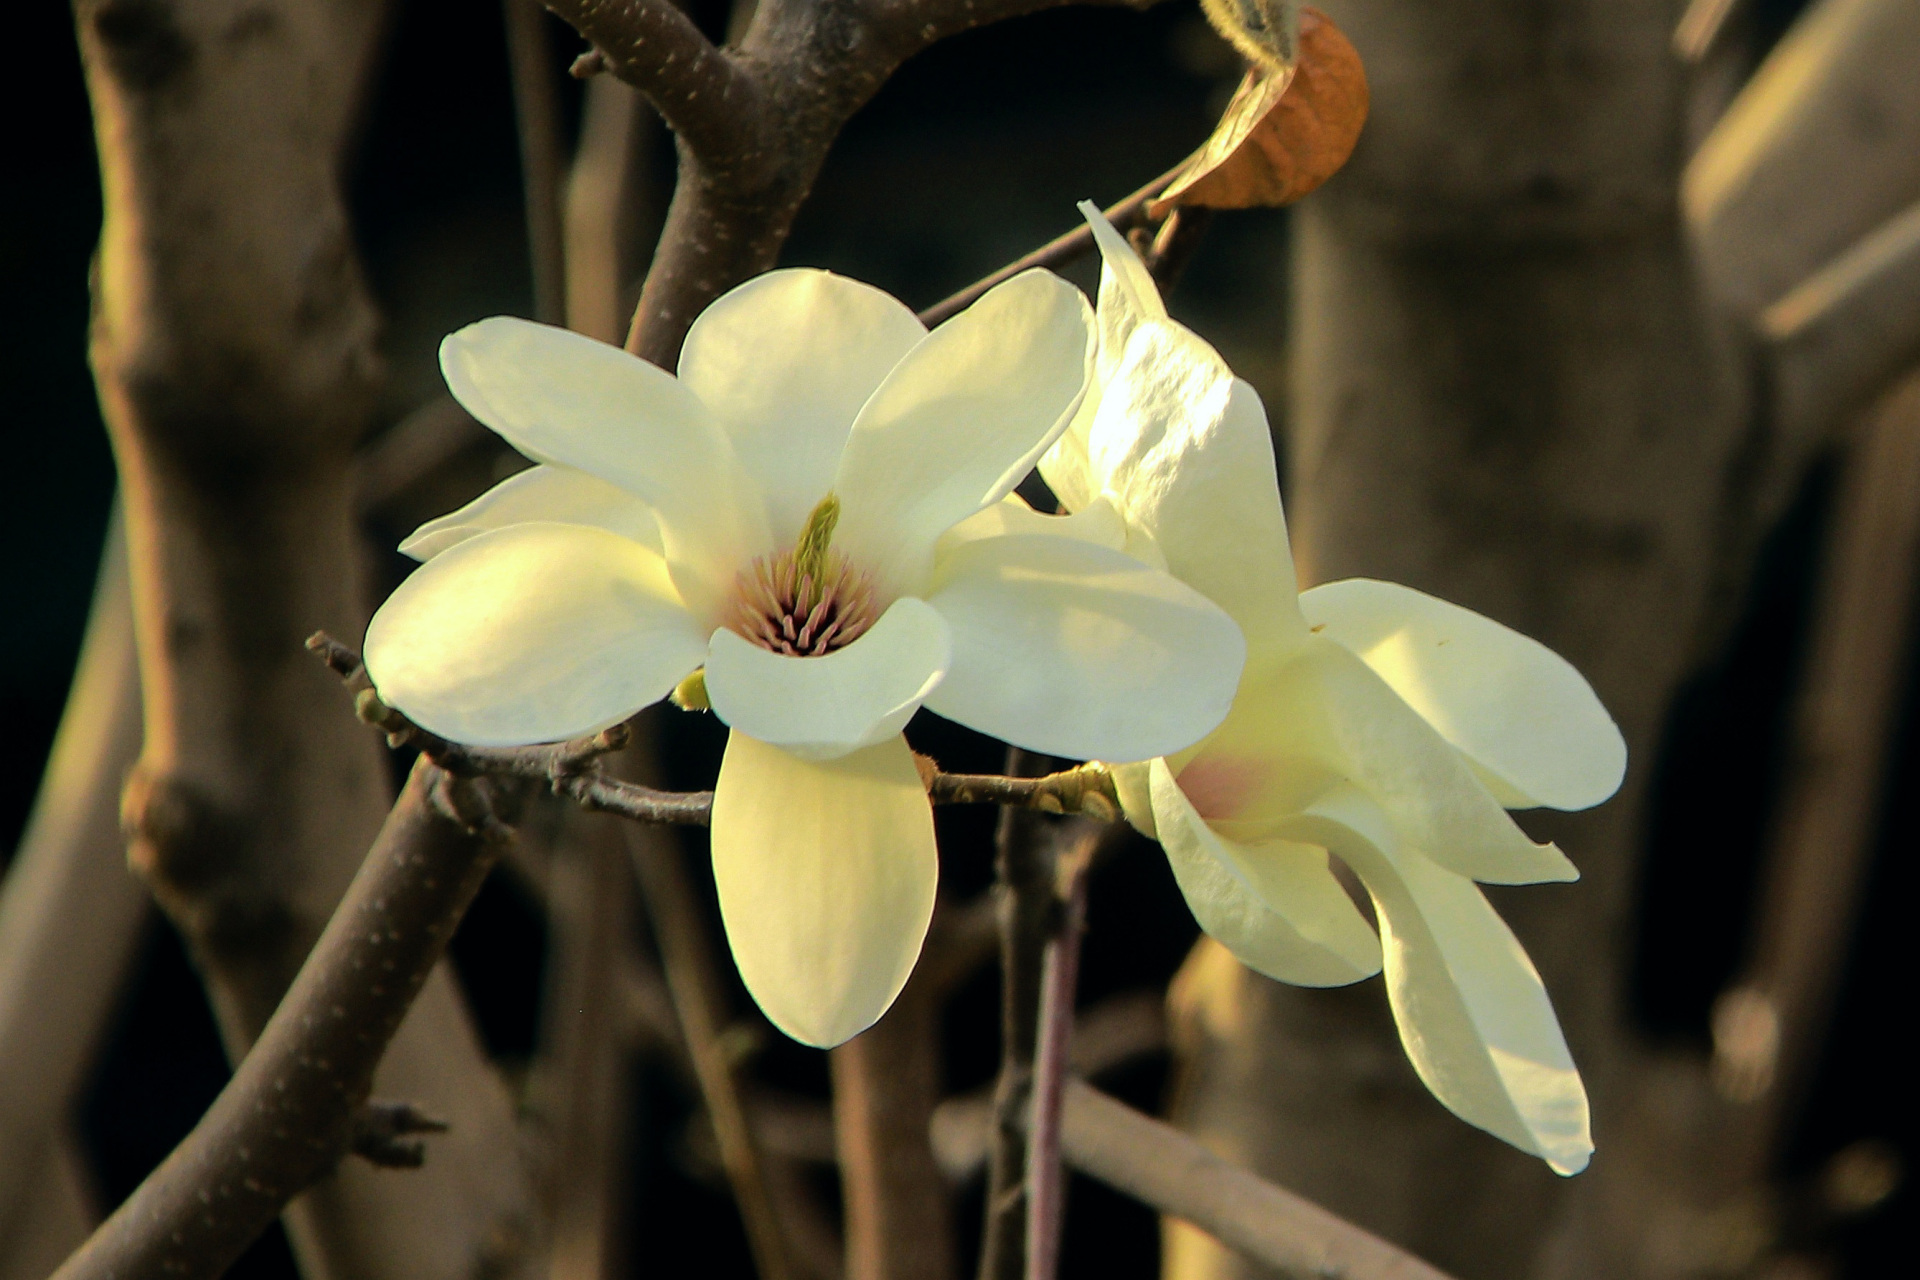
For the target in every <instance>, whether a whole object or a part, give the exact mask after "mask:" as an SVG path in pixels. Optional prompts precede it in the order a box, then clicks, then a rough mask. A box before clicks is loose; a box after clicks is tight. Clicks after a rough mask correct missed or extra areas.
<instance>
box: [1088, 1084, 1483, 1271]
mask: <svg viewBox="0 0 1920 1280" xmlns="http://www.w3.org/2000/svg"><path fill="white" fill-rule="evenodd" d="M1061 1146H1062V1149H1063V1151H1064V1154H1065V1156H1066V1160H1067V1163H1068V1164H1070V1165H1072V1166H1073V1167H1074V1168H1076V1169H1078V1170H1080V1172H1082V1173H1085V1174H1088V1175H1089V1176H1091V1177H1095V1178H1098V1179H1099V1180H1100V1181H1102V1182H1104V1183H1106V1184H1107V1185H1108V1186H1110V1187H1114V1188H1116V1189H1118V1190H1120V1191H1124V1192H1126V1193H1127V1194H1128V1195H1130V1196H1133V1197H1134V1198H1136V1199H1138V1200H1142V1201H1144V1202H1146V1203H1147V1204H1149V1205H1152V1206H1153V1207H1154V1208H1155V1209H1158V1210H1159V1211H1160V1212H1162V1213H1165V1214H1169V1215H1171V1216H1173V1217H1176V1218H1181V1219H1184V1220H1185V1221H1187V1222H1191V1223H1192V1224H1193V1225H1194V1226H1196V1227H1199V1228H1200V1229H1201V1230H1202V1231H1205V1232H1207V1233H1208V1234H1210V1235H1212V1236H1214V1237H1216V1238H1218V1239H1219V1240H1220V1241H1221V1242H1222V1243H1224V1244H1227V1245H1230V1246H1231V1247H1233V1248H1235V1249H1238V1250H1240V1252H1242V1253H1244V1254H1246V1255H1247V1256H1248V1257H1250V1258H1253V1259H1254V1260H1256V1261H1258V1262H1263V1263H1265V1264H1266V1265H1268V1266H1270V1267H1275V1268H1278V1269H1279V1270H1280V1271H1281V1272H1282V1273H1283V1274H1285V1275H1287V1276H1291V1277H1296V1278H1297V1280H1321V1278H1322V1277H1325V1276H1343V1277H1345V1278H1346V1280H1449V1278H1448V1276H1447V1275H1446V1273H1445V1272H1443V1271H1440V1270H1438V1269H1437V1268H1435V1267H1432V1266H1429V1265H1428V1264H1427V1263H1425V1262H1422V1261H1421V1260H1420V1259H1419V1258H1416V1257H1414V1256H1413V1255H1412V1254H1410V1253H1407V1252H1405V1251H1404V1250H1402V1249H1399V1248H1396V1247H1395V1246H1393V1245H1391V1244H1388V1243H1387V1242H1386V1241H1385V1240H1382V1239H1380V1238H1379V1237H1378V1236H1375V1235H1373V1234H1371V1233H1369V1232H1367V1231H1363V1230H1361V1229H1360V1228H1359V1227H1356V1226H1354V1225H1353V1224H1352V1223H1350V1222H1348V1221H1346V1220H1345V1219H1343V1218H1338V1217H1335V1216H1334V1215H1333V1214H1331V1213H1328V1212H1327V1211H1326V1210H1325V1209H1322V1208H1321V1207H1320V1206H1319V1205H1316V1204H1314V1203H1313V1202H1312V1201H1310V1200H1305V1199H1302V1198H1301V1197H1300V1196H1297V1195H1295V1194H1294V1193H1293V1192H1291V1191H1288V1190H1285V1189H1284V1188H1281V1187H1277V1186H1275V1185H1273V1184H1272V1183H1271V1182H1268V1181H1266V1180H1265V1179H1263V1178H1259V1177H1256V1176H1255V1175H1253V1174H1251V1173H1248V1172H1247V1171H1246V1170H1244V1169H1241V1168H1238V1167H1237V1166H1235V1165H1232V1164H1229V1163H1228V1162H1227V1161H1225V1160H1222V1159H1221V1158H1220V1157H1219V1156H1217V1155H1215V1154H1213V1152H1211V1151H1209V1150H1207V1149H1206V1148H1205V1147H1203V1146H1201V1145H1200V1144H1199V1143H1198V1142H1196V1141H1195V1140H1194V1139H1192V1138H1190V1137H1188V1136H1187V1135H1186V1134H1184V1133H1182V1132H1180V1131H1179V1130H1178V1129H1176V1128H1174V1127H1173V1126H1172V1125H1170V1124H1167V1123H1165V1122H1164V1121H1160V1120H1155V1119H1154V1118H1153V1117H1151V1116H1147V1115H1142V1114H1141V1113H1140V1112H1138V1111H1135V1110H1134V1109H1133V1108H1132V1107H1129V1106H1127V1105H1126V1104H1125V1103H1123V1102H1118V1101H1116V1100H1115V1099H1113V1098H1110V1097H1108V1096H1107V1095H1106V1094H1104V1093H1102V1092H1100V1091H1099V1090H1098V1089H1095V1088H1094V1087H1093V1086H1092V1085H1089V1084H1084V1083H1082V1082H1081V1081H1078V1080H1075V1081H1072V1082H1071V1083H1069V1084H1068V1085H1067V1088H1066V1107H1065V1124H1064V1125H1063V1126H1062V1132H1061Z"/></svg>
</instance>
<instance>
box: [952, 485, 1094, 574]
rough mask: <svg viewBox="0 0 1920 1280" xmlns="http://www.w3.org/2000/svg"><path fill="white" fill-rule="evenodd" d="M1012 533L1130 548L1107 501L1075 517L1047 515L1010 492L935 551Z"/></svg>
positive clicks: (959, 526) (961, 526)
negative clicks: (1034, 534) (1035, 534)
mask: <svg viewBox="0 0 1920 1280" xmlns="http://www.w3.org/2000/svg"><path fill="white" fill-rule="evenodd" d="M1010 533H1022V534H1024V533H1039V534H1045V535H1047V536H1048V537H1054V538H1078V539H1079V540H1080V541H1082V542H1091V543H1093V544H1095V545H1096V546H1102V547H1108V548H1111V549H1112V550H1114V551H1125V550H1126V549H1127V527H1126V525H1125V523H1123V522H1122V521H1121V519H1120V513H1119V512H1118V511H1116V510H1114V506H1113V503H1111V502H1109V501H1107V499H1106V498H1104V497H1101V498H1095V499H1094V500H1093V502H1092V503H1091V504H1089V505H1088V506H1087V507H1085V508H1083V509H1082V510H1079V511H1076V512H1074V513H1073V514H1072V515H1064V516H1050V515H1043V514H1042V513H1040V512H1038V511H1035V510H1034V509H1033V508H1032V507H1030V506H1028V505H1027V502H1026V499H1024V498H1022V497H1021V496H1020V495H1019V494H1017V493H1010V494H1008V495H1007V496H1006V497H1004V498H1002V499H1000V501H998V502H996V503H994V504H993V505H992V506H990V507H988V508H987V509H986V510H984V511H982V512H980V513H979V514H978V515H974V516H969V517H968V518H967V519H965V520H962V521H961V522H960V523H959V524H957V525H955V526H953V528H951V529H949V530H947V531H946V533H944V534H942V535H941V538H940V542H939V544H938V546H937V547H936V548H935V550H934V555H935V557H936V558H938V557H939V556H941V555H943V554H944V553H946V552H947V551H950V550H952V549H953V548H954V547H957V546H959V545H960V544H961V543H963V542H977V541H979V540H980V539H981V538H999V537H1004V536H1005V535H1007V534H1010Z"/></svg>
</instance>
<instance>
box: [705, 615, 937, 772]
mask: <svg viewBox="0 0 1920 1280" xmlns="http://www.w3.org/2000/svg"><path fill="white" fill-rule="evenodd" d="M952 657H953V648H952V643H951V640H950V639H949V637H948V632H947V624H946V621H945V620H944V619H943V618H942V617H941V616H940V614H939V613H938V612H936V611H935V610H933V609H932V608H930V607H928V605H927V604H926V603H925V602H924V601H921V600H916V599H914V598H912V597H911V596H909V597H907V598H905V599H902V600H896V601H894V602H893V604H892V606H891V607H889V608H888V609H887V611H886V612H885V613H883V614H881V615H880V620H879V621H878V622H876V623H874V624H873V627H872V629H871V630H869V631H868V632H867V633H866V634H865V635H863V636H861V637H860V638H859V639H857V640H855V641H854V642H853V643H852V644H850V645H848V646H847V647H846V648H844V649H837V650H835V651H834V652H832V653H829V654H827V655H825V656H824V657H818V658H794V657H788V656H787V655H785V654H779V653H774V652H773V651H772V650H770V649H763V648H761V647H760V646H759V645H756V644H754V643H752V642H751V641H748V640H745V639H742V638H741V637H740V636H738V635H736V634H735V633H734V632H732V631H725V630H722V631H716V632H714V633H713V638H712V643H711V647H710V649H709V652H708V655H707V697H708V698H709V699H711V700H712V702H713V711H714V714H715V715H717V716H719V717H720V718H721V719H722V720H724V721H726V722H727V724H728V725H730V726H732V727H733V728H735V729H737V730H740V731H741V732H743V733H748V734H751V735H752V736H753V737H755V738H758V739H759V740H760V741H762V742H768V743H772V744H773V745H775V746H778V747H783V748H785V749H786V750H787V751H789V752H791V753H793V754H794V755H798V756H804V757H806V758H808V759H812V760H827V759H831V758H833V757H834V756H839V755H844V754H846V753H847V752H849V751H858V750H859V749H861V748H862V747H870V746H872V745H873V744H874V743H876V742H880V741H882V740H884V739H887V738H891V737H894V736H896V735H897V734H898V733H899V732H900V730H901V729H902V728H904V727H905V726H906V723H907V721H908V720H909V719H911V718H912V717H913V713H914V712H915V711H917V710H919V708H920V704H921V703H922V702H923V701H925V699H926V697H927V695H928V693H930V692H931V691H932V690H933V689H934V688H935V687H936V686H938V685H939V683H940V681H941V678H942V677H943V676H945V675H946V674H947V668H948V665H949V663H950V662H951V661H952Z"/></svg>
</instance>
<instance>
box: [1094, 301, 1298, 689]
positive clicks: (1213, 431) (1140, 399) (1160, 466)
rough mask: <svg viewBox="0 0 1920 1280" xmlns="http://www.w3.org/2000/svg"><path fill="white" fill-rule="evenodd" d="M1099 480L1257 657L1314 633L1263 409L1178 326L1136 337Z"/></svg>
mask: <svg viewBox="0 0 1920 1280" xmlns="http://www.w3.org/2000/svg"><path fill="white" fill-rule="evenodd" d="M1088 443H1089V449H1090V450H1091V458H1092V465H1093V469H1094V473H1095V474H1096V475H1097V476H1100V477H1102V478H1103V485H1104V490H1105V492H1106V493H1108V494H1109V495H1110V496H1111V497H1112V499H1113V501H1114V502H1115V504H1116V505H1117V506H1118V507H1119V509H1120V513H1121V515H1122V516H1123V517H1124V518H1125V519H1126V522H1127V524H1128V525H1129V526H1137V527H1139V528H1142V529H1144V530H1146V532H1148V533H1149V534H1151V535H1152V537H1153V539H1154V540H1155V542H1156V543H1157V544H1158V546H1159V550H1160V552H1161V554H1162V555H1164V556H1165V557H1166V564H1167V571H1168V572H1169V573H1171V574H1173V575H1174V576H1175V577H1176V578H1179V579H1180V580H1181V581H1182V582H1184V583H1186V584H1187V585H1189V586H1191V587H1193V588H1194V589H1195V590H1197V591H1199V592H1200V593H1201V594H1202V595H1204V596H1206V597H1207V598H1208V599H1209V600H1212V601H1213V602H1214V603H1215V604H1217V605H1219V606H1220V607H1221V608H1222V609H1225V610H1226V611H1227V612H1228V613H1229V614H1230V615H1232V617H1233V619H1234V621H1236V622H1238V623H1239V624H1240V626H1241V628H1242V629H1243V630H1244V631H1245V632H1246V635H1247V646H1248V648H1249V650H1250V651H1251V652H1253V653H1254V654H1255V655H1262V654H1265V655H1271V656H1274V657H1280V656H1284V655H1285V654H1287V653H1290V652H1292V651H1293V650H1294V649H1296V648H1298V646H1299V645H1300V643H1301V642H1302V641H1303V640H1304V639H1305V637H1306V634H1307V628H1306V623H1305V622H1304V621H1303V620H1302V619H1301V616H1300V609H1299V605H1298V603H1297V600H1296V593H1297V588H1296V585H1295V577H1294V568H1293V553H1292V550H1291V549H1290V547H1289V546H1288V543H1287V526H1286V518H1285V516H1284V515H1283V513H1282V511H1281V507H1280V486H1279V482H1278V479H1277V478H1276V475H1275V471H1274V461H1273V440H1272V437H1271V435H1270V434H1269V433H1268V428H1267V415H1266V410H1265V409H1263V408H1262V407H1261V404H1260V397H1259V395H1258V394H1256V393H1255V391H1254V390H1253V388H1252V387H1251V386H1249V385H1247V383H1245V382H1243V381H1241V380H1240V379H1238V378H1236V377H1234V376H1233V374H1232V372H1231V371H1230V370H1229V369H1228V368H1227V366H1226V364H1225V363H1224V362H1223V361H1222V360H1221V359H1220V357H1219V355H1218V354H1216V353H1215V352H1214V350H1213V348H1212V347H1209V346H1208V345H1207V344H1206V343H1204V342H1202V341H1201V340H1200V339H1199V338H1197V337H1195V336H1194V335H1193V334H1192V333H1189V332H1188V331H1187V330H1185V329H1183V328H1181V327H1180V326H1178V325H1174V324H1161V323H1147V324H1142V325H1140V326H1138V327H1137V328H1135V329H1134V331H1133V336H1132V338H1131V339H1130V340H1129V342H1128V344H1127V350H1126V353H1125V356H1124V357H1123V359H1122V360H1121V361H1120V363H1119V366H1118V367H1117V368H1116V369H1115V371H1114V374H1113V377H1112V379H1111V380H1110V381H1109V382H1108V383H1107V384H1106V386H1105V387H1104V389H1103V391H1102V394H1101V399H1100V410H1099V413H1098V415H1097V416H1096V417H1095V419H1094V423H1093V430H1092V434H1091V436H1090V437H1089V442H1088Z"/></svg>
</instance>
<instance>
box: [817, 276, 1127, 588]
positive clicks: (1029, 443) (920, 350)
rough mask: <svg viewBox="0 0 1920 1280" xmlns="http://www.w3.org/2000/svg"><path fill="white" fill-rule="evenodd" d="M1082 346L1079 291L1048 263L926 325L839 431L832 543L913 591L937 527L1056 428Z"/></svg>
mask: <svg viewBox="0 0 1920 1280" xmlns="http://www.w3.org/2000/svg"><path fill="white" fill-rule="evenodd" d="M1093 353H1094V341H1093V326H1092V316H1091V314H1090V313H1089V310H1088V307H1087V300H1086V299H1085V298H1083V297H1081V296H1080V291H1079V290H1078V289H1075V288H1074V287H1073V286H1072V285H1070V284H1068V283H1067V282H1066V281H1064V280H1062V279H1060V278H1059V277H1058V276H1055V275H1053V274H1051V273H1050V272H1046V271H1037V270H1036V271H1028V272H1025V273H1024V274H1022V275H1018V276H1015V277H1014V278H1013V279H1011V280H1009V281H1007V282H1006V283H1005V284H1003V285H1000V286H998V287H997V288H995V289H994V290H993V291H992V292H990V293H988V294H987V295H986V296H985V297H983V298H981V299H980V301H978V302H976V303H974V304H973V305H972V306H971V307H968V308H967V309H966V310H965V311H963V312H961V313H960V314H959V315H957V316H955V317H954V318H953V319H951V320H949V321H947V323H945V324H943V325H941V326H940V327H939V328H938V329H935V330H934V331H933V332H932V333H931V334H928V335H927V338H926V340H925V341H924V342H922V343H921V344H920V345H919V346H917V347H915V348H914V349H913V350H912V351H911V352H909V353H908V354H907V356H906V358H905V359H903V360H902V361H901V362H900V363H899V365H897V366H896V367H895V368H894V370H893V372H892V373H890V374H889V375H888V376H887V380H886V381H885V382H884V383H882V384H881V385H880V389H879V390H878V391H875V392H874V393H873V398H872V399H870V400H868V401H867V403H866V407H865V408H863V409H861V411H860V417H859V419H858V421H856V422H855V423H854V425H853V432H852V434H851V435H850V436H849V437H848V438H847V448H846V452H845V453H844V454H843V455H842V457H841V459H840V469H839V472H838V474H837V475H836V476H835V478H834V482H833V491H834V493H836V494H837V495H838V496H839V498H840V502H841V507H842V511H841V517H840V525H839V528H838V530H837V531H836V533H835V535H834V538H835V545H837V546H840V547H842V548H843V549H844V550H845V551H846V553H847V555H848V556H849V557H850V558H852V559H853V560H855V561H856V562H858V563H860V564H863V565H871V566H873V567H874V568H875V569H876V571H877V572H878V574H879V577H880V581H881V583H882V584H883V585H884V586H885V587H886V588H887V589H888V590H889V591H890V592H891V593H893V594H898V595H910V594H918V593H919V588H920V586H921V584H922V583H923V582H924V581H925V578H926V574H927V571H928V568H929V566H930V564H931V561H932V556H933V547H934V543H935V542H937V541H938V540H939V538H940V535H941V534H943V533H945V532H946V531H947V530H948V529H950V528H952V527H953V526H954V525H956V524H958V523H960V521H962V520H965V519H966V518H967V517H968V516H971V515H973V514H974V513H975V512H977V511H980V510H983V509H984V508H986V507H989V506H991V505H992V504H994V503H996V502H998V501H1000V499H1001V498H1003V497H1005V496H1006V495H1007V494H1008V493H1009V492H1011V491H1012V489H1013V486H1014V485H1016V484H1018V483H1019V482H1020V480H1021V478H1022V477H1023V476H1025V475H1026V474H1027V472H1029V471H1031V470H1032V469H1033V464H1034V461H1035V460H1036V459H1037V458H1038V457H1039V456H1040V454H1041V453H1042V452H1043V451H1044V450H1045V449H1046V447H1047V446H1048V445H1049V444H1051V443H1053V440H1054V438H1055V437H1056V436H1058V435H1059V434H1060V432H1061V431H1062V430H1063V429H1064V428H1065V427H1066V424H1067V420H1068V419H1069V418H1070V417H1071V416H1072V414H1073V411H1074V410H1075V409H1076V408H1077V407H1078V406H1079V404H1080V400H1081V397H1082V395H1083V394H1084V393H1085V391H1086V385H1087V380H1088V375H1089V373H1090V371H1091V369H1092V365H1093Z"/></svg>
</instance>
